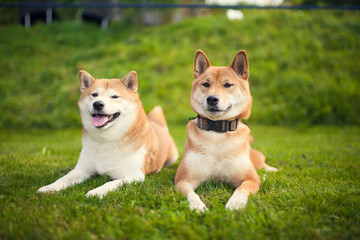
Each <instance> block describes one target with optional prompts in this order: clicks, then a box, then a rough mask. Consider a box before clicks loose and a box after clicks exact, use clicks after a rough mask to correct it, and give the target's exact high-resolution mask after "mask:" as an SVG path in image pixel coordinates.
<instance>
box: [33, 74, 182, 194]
mask: <svg viewBox="0 0 360 240" xmlns="http://www.w3.org/2000/svg"><path fill="white" fill-rule="evenodd" d="M79 81H80V90H81V96H80V99H79V101H78V106H79V108H80V115H81V120H82V124H83V135H82V145H83V146H82V150H81V153H80V156H79V159H78V162H77V164H76V166H75V168H74V169H73V170H72V171H70V172H69V173H68V174H66V175H65V176H63V177H62V178H60V179H58V180H56V181H55V182H54V183H52V184H50V185H47V186H44V187H41V188H40V189H39V190H38V192H39V193H51V192H58V191H60V190H63V189H65V188H67V187H69V186H72V185H75V184H78V183H81V182H82V181H84V180H85V179H87V178H89V177H91V176H92V175H95V174H100V175H103V174H105V175H108V176H110V177H111V178H112V181H110V182H107V183H106V184H104V185H102V186H100V187H97V188H95V189H93V190H91V191H89V192H88V193H87V194H86V196H88V197H89V196H98V197H100V198H102V197H103V196H104V195H106V194H107V193H108V192H110V191H114V190H116V189H117V188H118V187H120V186H121V185H123V184H125V183H130V182H134V181H143V180H144V179H145V175H146V174H149V173H152V172H159V171H160V170H161V168H162V167H163V166H165V167H168V166H171V165H172V164H173V163H174V162H175V161H176V160H177V158H178V155H179V154H178V150H177V148H176V145H175V143H174V141H173V139H172V137H171V136H170V133H169V131H168V127H167V123H166V120H165V116H164V113H163V111H162V109H161V107H160V106H156V107H155V108H154V109H153V110H152V111H150V113H149V114H148V115H146V113H145V111H144V109H143V106H142V103H141V101H140V99H139V95H138V92H137V88H138V80H137V74H136V72H134V71H131V72H129V73H128V74H126V75H125V76H124V77H123V78H122V79H95V78H94V77H92V76H91V75H90V74H89V73H88V72H86V71H80V73H79Z"/></svg>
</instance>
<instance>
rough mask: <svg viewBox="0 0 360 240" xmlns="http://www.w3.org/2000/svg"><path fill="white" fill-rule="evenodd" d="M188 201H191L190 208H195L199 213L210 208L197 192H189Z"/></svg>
mask: <svg viewBox="0 0 360 240" xmlns="http://www.w3.org/2000/svg"><path fill="white" fill-rule="evenodd" d="M188 201H189V203H190V209H191V210H195V211H196V212H197V213H202V212H205V211H207V210H208V209H207V207H206V205H205V204H204V203H203V202H202V201H201V200H200V198H199V196H198V195H196V193H194V194H189V195H188Z"/></svg>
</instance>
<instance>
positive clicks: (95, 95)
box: [91, 93, 99, 97]
mask: <svg viewBox="0 0 360 240" xmlns="http://www.w3.org/2000/svg"><path fill="white" fill-rule="evenodd" d="M91 96H93V97H97V96H99V94H97V93H93V94H91Z"/></svg>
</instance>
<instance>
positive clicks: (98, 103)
mask: <svg viewBox="0 0 360 240" xmlns="http://www.w3.org/2000/svg"><path fill="white" fill-rule="evenodd" d="M93 107H94V109H95V110H97V111H100V110H102V109H103V108H104V103H103V102H101V101H96V102H94V103H93Z"/></svg>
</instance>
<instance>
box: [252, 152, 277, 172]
mask: <svg viewBox="0 0 360 240" xmlns="http://www.w3.org/2000/svg"><path fill="white" fill-rule="evenodd" d="M250 160H251V162H252V164H253V166H254V167H255V169H258V170H259V169H262V168H264V169H265V170H266V171H269V172H276V171H277V170H278V169H277V168H274V167H271V166H270V165H268V164H266V163H265V160H266V157H265V156H264V154H262V152H260V151H258V150H256V149H253V148H251V149H250Z"/></svg>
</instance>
